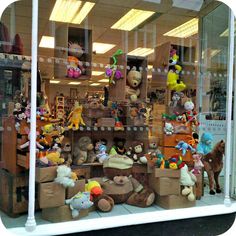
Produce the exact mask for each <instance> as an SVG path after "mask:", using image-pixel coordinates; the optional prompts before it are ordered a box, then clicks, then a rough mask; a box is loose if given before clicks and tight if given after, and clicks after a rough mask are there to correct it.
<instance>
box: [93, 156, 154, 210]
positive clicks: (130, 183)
mask: <svg viewBox="0 0 236 236" xmlns="http://www.w3.org/2000/svg"><path fill="white" fill-rule="evenodd" d="M132 166H133V161H132V160H131V159H130V158H127V157H125V156H121V157H120V158H117V157H110V158H109V159H107V160H105V161H104V163H103V172H104V176H105V178H96V180H97V181H99V183H100V184H101V187H102V189H103V191H104V194H107V195H108V196H110V197H111V198H112V199H113V200H114V202H115V203H127V204H129V205H133V206H137V207H148V206H150V205H152V203H153V202H154V200H155V194H154V192H153V191H152V190H151V189H149V188H147V187H144V186H142V185H141V184H140V183H139V182H138V181H137V180H136V179H135V178H133V177H132V176H131V173H132ZM100 201H103V203H104V204H105V202H106V203H107V205H108V206H109V205H110V202H109V201H107V200H106V199H104V198H100V200H99V201H98V202H97V203H96V204H95V205H97V207H98V209H99V210H101V211H103V210H102V209H101V208H100V207H99V202H100Z"/></svg>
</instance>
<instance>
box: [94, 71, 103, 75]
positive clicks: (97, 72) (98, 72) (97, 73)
mask: <svg viewBox="0 0 236 236" xmlns="http://www.w3.org/2000/svg"><path fill="white" fill-rule="evenodd" d="M102 74H104V71H92V76H99V75H102Z"/></svg>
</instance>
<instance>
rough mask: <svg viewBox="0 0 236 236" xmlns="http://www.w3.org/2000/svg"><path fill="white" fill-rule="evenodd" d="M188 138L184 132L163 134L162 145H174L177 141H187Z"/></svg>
mask: <svg viewBox="0 0 236 236" xmlns="http://www.w3.org/2000/svg"><path fill="white" fill-rule="evenodd" d="M189 140H190V138H189V137H188V135H186V134H172V135H166V134H164V135H163V143H162V146H165V147H175V146H176V145H177V144H178V142H179V141H184V142H186V143H187V142H188V141H189Z"/></svg>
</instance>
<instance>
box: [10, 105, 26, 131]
mask: <svg viewBox="0 0 236 236" xmlns="http://www.w3.org/2000/svg"><path fill="white" fill-rule="evenodd" d="M13 116H14V117H15V127H16V130H18V129H19V127H20V121H22V120H24V119H26V115H25V108H24V107H23V106H22V104H21V103H18V102H17V103H16V104H15V108H14V110H13Z"/></svg>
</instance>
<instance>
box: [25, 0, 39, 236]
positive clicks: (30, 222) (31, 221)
mask: <svg viewBox="0 0 236 236" xmlns="http://www.w3.org/2000/svg"><path fill="white" fill-rule="evenodd" d="M32 6H33V7H32V42H31V48H32V63H31V111H30V117H31V118H30V168H29V203H28V218H27V221H26V224H25V229H26V230H27V231H30V232H31V231H33V230H35V229H36V221H35V216H34V212H35V161H36V109H37V103H36V99H37V96H36V94H37V56H38V0H32Z"/></svg>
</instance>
